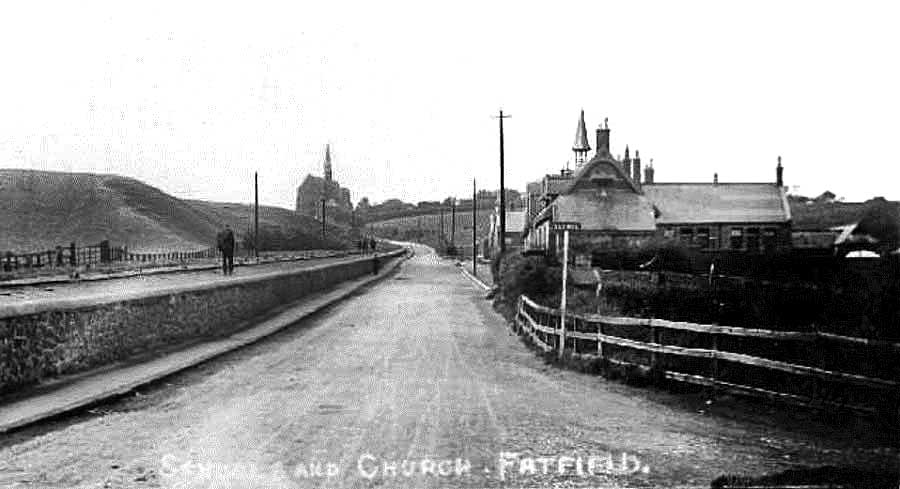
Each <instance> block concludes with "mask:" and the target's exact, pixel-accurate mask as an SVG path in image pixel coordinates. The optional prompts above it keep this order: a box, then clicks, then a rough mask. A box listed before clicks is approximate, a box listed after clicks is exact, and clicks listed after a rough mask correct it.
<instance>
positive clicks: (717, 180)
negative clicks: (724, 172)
mask: <svg viewBox="0 0 900 489" xmlns="http://www.w3.org/2000/svg"><path fill="white" fill-rule="evenodd" d="M718 184H719V174H718V173H713V185H718Z"/></svg>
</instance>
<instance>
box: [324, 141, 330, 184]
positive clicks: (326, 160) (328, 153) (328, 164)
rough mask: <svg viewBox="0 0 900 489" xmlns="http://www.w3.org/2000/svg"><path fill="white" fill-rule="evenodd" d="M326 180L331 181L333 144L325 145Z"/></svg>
mask: <svg viewBox="0 0 900 489" xmlns="http://www.w3.org/2000/svg"><path fill="white" fill-rule="evenodd" d="M324 165H325V181H326V182H330V181H331V145H329V144H326V145H325V164H324Z"/></svg>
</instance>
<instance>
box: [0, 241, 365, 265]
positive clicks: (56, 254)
mask: <svg viewBox="0 0 900 489" xmlns="http://www.w3.org/2000/svg"><path fill="white" fill-rule="evenodd" d="M323 252H326V250H305V251H303V252H301V257H302V258H306V259H308V258H319V257H325V256H332V255H333V254H334V253H336V252H334V251H333V250H332V251H327V253H326V254H325V255H324V256H320V255H322V253H323ZM340 253H342V254H355V253H359V252H358V251H345V252H340ZM291 254H292V256H295V257H296V256H297V253H296V252H292V253H291ZM220 256H221V255H220V252H219V250H218V249H216V248H212V247H211V248H202V249H198V250H192V251H162V252H158V253H134V252H131V251H129V250H128V247H127V246H111V245H109V243H108V242H105V241H104V242H102V243H100V244H97V245H89V246H81V247H77V246H75V244H74V243H72V244H70V245H69V246H65V247H62V246H60V247H57V248H56V249H55V250H45V251H38V252H29V253H12V252H5V253H3V252H0V271H2V272H7V273H10V272H21V271H24V272H28V271H41V270H53V269H61V270H62V269H70V268H74V267H88V268H90V267H95V266H99V265H112V264H117V263H118V264H124V265H126V266H127V265H128V263H134V264H148V265H149V264H166V263H176V264H177V263H184V262H189V261H194V260H202V259H213V258H219V257H220Z"/></svg>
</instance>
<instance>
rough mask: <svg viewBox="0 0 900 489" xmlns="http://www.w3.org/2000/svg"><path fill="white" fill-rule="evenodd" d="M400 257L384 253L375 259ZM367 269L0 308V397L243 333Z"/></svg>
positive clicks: (321, 270) (309, 271) (327, 269)
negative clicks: (267, 316)
mask: <svg viewBox="0 0 900 489" xmlns="http://www.w3.org/2000/svg"><path fill="white" fill-rule="evenodd" d="M403 253H405V250H398V251H395V252H392V253H386V254H383V255H380V258H379V260H381V261H382V262H384V261H385V260H388V259H390V258H393V257H398V256H400V255H402V254H403ZM372 270H373V263H372V258H371V257H366V258H358V259H354V260H349V261H346V262H342V263H337V264H330V265H321V266H316V267H311V268H305V269H302V270H292V271H290V272H273V273H270V274H265V275H259V276H254V277H246V278H241V277H238V278H236V279H234V280H231V281H228V282H226V283H222V282H218V283H202V284H192V285H182V286H175V287H170V288H166V289H158V290H153V291H149V292H147V291H143V292H140V293H127V292H123V293H122V294H119V295H117V296H115V297H110V298H108V299H103V300H97V299H91V300H56V301H52V302H37V303H34V302H32V303H24V304H21V305H19V306H17V307H9V308H7V309H5V310H0V394H6V393H10V392H13V391H15V390H17V389H20V388H22V387H25V386H28V385H31V384H35V383H37V382H39V381H40V380H42V379H46V378H51V377H56V376H61V375H68V374H73V373H78V372H81V371H84V370H87V369H91V368H95V367H99V366H104V365H109V364H112V363H114V362H118V361H124V360H128V359H130V358H133V357H135V356H139V355H143V354H146V353H148V352H152V351H154V350H157V349H161V348H168V347H172V346H177V345H181V344H188V343H191V342H193V341H196V340H198V339H202V338H208V337H219V336H225V335H228V334H231V333H234V332H235V331H237V330H238V329H240V328H241V327H245V326H246V325H247V324H246V321H247V320H250V319H253V318H256V317H259V316H262V315H264V314H266V313H268V312H270V311H272V310H273V309H276V308H278V307H281V306H284V305H286V304H289V303H291V302H294V301H297V300H298V299H302V298H303V297H305V296H307V295H309V294H312V293H315V292H319V291H323V290H327V289H329V288H330V287H333V286H335V285H337V284H339V283H341V282H344V281H346V280H350V279H354V278H357V277H360V276H363V275H366V274H371V273H372Z"/></svg>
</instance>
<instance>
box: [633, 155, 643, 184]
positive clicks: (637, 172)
mask: <svg viewBox="0 0 900 489" xmlns="http://www.w3.org/2000/svg"><path fill="white" fill-rule="evenodd" d="M631 171H632V174H631V175H632V176H631V179H632V180H634V183H636V184H638V185H640V183H641V152H640V151H638V150H634V162H632V170H631Z"/></svg>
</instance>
